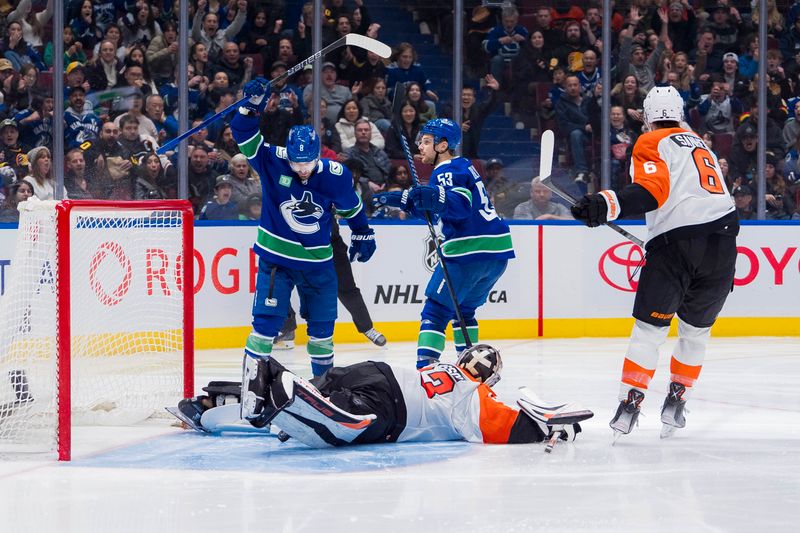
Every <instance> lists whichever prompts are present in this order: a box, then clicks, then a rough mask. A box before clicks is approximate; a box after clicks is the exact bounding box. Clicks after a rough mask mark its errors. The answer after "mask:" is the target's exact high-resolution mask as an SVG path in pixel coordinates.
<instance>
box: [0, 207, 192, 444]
mask: <svg viewBox="0 0 800 533" xmlns="http://www.w3.org/2000/svg"><path fill="white" fill-rule="evenodd" d="M27 207H28V208H27V209H25V210H23V211H22V214H21V216H20V223H19V231H18V236H17V246H16V250H15V254H14V258H13V262H12V264H11V267H10V271H11V272H10V280H9V284H8V291H7V292H6V294H5V295H4V296H3V297H2V300H0V452H7V451H20V452H25V451H31V452H41V451H54V450H55V449H56V447H57V438H58V437H57V436H58V427H57V423H58V422H57V421H58V391H59V387H61V386H62V383H63V380H60V379H59V376H58V366H57V352H58V343H57V333H58V332H57V328H56V321H57V317H58V313H61V312H64V310H63V309H60V308H58V306H57V301H60V300H57V293H58V292H59V291H61V292H62V293H63V291H64V290H65V289H67V288H68V289H69V295H70V297H69V305H68V307H69V309H68V312H69V315H70V323H71V326H70V327H71V335H70V338H69V342H70V349H71V358H70V363H71V367H72V371H71V380H72V386H71V404H70V407H71V412H72V420H73V423H74V424H111V425H127V424H131V423H135V422H138V421H141V420H143V419H145V418H148V417H150V416H154V415H158V414H161V413H163V408H164V406H167V405H174V404H176V403H177V401H178V400H179V399H180V398H181V397H182V392H183V357H184V356H183V342H184V336H183V332H184V328H183V324H184V305H183V279H182V275H181V272H182V263H183V255H182V253H183V229H182V216H181V212H180V211H179V210H174V211H172V210H144V211H143V210H138V209H137V210H134V209H125V208H122V207H120V208H114V209H102V210H101V209H97V208H92V209H88V208H81V207H74V208H73V209H72V210H71V211H70V212H69V215H68V216H69V225H68V227H69V241H70V248H69V249H70V264H69V268H68V273H69V285H68V287H67V286H66V284H65V279H64V277H65V276H64V269H63V268H62V270H61V274H60V273H59V272H60V271H59V269H58V260H59V257H58V254H57V247H56V245H57V237H58V238H61V239H63V238H65V235H60V234H58V231H57V220H56V209H55V207H56V203H55V202H35V205H32V206H27ZM62 227H65V226H62ZM190 260H191V259H190ZM63 266H64V265H62V267H63Z"/></svg>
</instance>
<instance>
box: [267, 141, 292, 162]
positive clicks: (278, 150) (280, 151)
mask: <svg viewBox="0 0 800 533" xmlns="http://www.w3.org/2000/svg"><path fill="white" fill-rule="evenodd" d="M264 145H265V146H269V145H268V144H267V143H264ZM275 156H276V157H279V158H281V159H286V160H288V159H289V157H288V156H287V155H286V147H285V146H276V147H275Z"/></svg>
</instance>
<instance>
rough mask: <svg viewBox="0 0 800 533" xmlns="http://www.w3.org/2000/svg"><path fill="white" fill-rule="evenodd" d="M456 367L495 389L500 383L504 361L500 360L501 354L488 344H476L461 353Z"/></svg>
mask: <svg viewBox="0 0 800 533" xmlns="http://www.w3.org/2000/svg"><path fill="white" fill-rule="evenodd" d="M456 366H457V367H459V368H460V369H462V370H464V371H465V372H466V373H467V374H469V375H470V376H472V377H473V378H475V379H477V380H478V381H480V382H481V383H484V384H486V385H488V386H490V387H493V386H494V385H495V383H497V382H498V381H500V372H501V371H502V370H503V360H502V359H500V352H498V351H497V350H496V349H494V348H492V347H491V346H489V345H488V344H476V345H474V346H470V347H469V348H467V349H466V350H464V351H463V352H461V355H460V356H459V358H458V361H456Z"/></svg>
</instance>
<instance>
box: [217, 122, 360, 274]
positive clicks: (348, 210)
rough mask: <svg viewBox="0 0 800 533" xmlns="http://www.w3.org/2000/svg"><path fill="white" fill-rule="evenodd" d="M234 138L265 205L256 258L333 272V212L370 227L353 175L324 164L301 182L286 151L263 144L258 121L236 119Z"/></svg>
mask: <svg viewBox="0 0 800 533" xmlns="http://www.w3.org/2000/svg"><path fill="white" fill-rule="evenodd" d="M231 132H232V133H233V137H234V139H236V142H237V143H238V144H239V150H240V151H241V152H242V153H243V154H244V155H245V156H246V157H247V159H248V161H249V162H250V166H252V167H253V169H254V170H255V171H256V172H258V175H259V176H260V177H261V189H262V193H263V194H262V198H263V200H262V208H261V221H260V223H259V227H258V238H257V239H256V243H255V246H254V249H255V252H256V253H257V254H258V255H259V256H261V257H263V258H264V259H266V260H267V261H269V262H271V263H275V264H278V265H282V266H286V267H290V268H297V269H301V270H311V269H317V268H323V267H330V266H332V258H333V247H332V246H331V223H332V214H331V211H332V208H333V209H335V210H336V213H337V214H338V215H340V216H342V217H343V218H345V219H346V220H347V223H348V225H349V226H350V228H351V229H360V228H367V227H369V224H368V223H367V217H366V214H365V213H364V207H363V204H362V203H361V198H360V197H359V195H358V194H356V192H355V190H353V175H352V174H351V173H350V171H349V170H348V169H347V168H346V167H345V166H344V165H342V164H341V163H339V162H337V161H332V160H330V159H320V160H319V163H318V164H317V170H316V171H315V172H314V173H313V174H311V176H309V178H308V179H307V180H301V179H300V178H299V177H298V176H297V174H295V173H294V171H292V169H291V167H290V166H289V160H288V158H287V155H286V148H285V147H283V146H272V145H269V144H267V143H265V142H264V139H263V137H262V136H261V133H260V132H259V129H258V118H257V117H249V116H245V115H242V114H240V113H236V115H235V116H234V118H233V120H232V121H231Z"/></svg>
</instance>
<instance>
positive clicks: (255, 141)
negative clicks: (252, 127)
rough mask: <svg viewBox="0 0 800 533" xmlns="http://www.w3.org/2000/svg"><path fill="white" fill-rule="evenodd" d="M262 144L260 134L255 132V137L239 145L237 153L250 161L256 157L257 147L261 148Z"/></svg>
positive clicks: (262, 139)
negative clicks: (240, 153)
mask: <svg viewBox="0 0 800 533" xmlns="http://www.w3.org/2000/svg"><path fill="white" fill-rule="evenodd" d="M262 142H264V138H263V137H262V136H261V132H256V134H255V135H253V136H252V137H250V138H249V139H247V140H246V141H244V142H243V143H239V151H240V152H242V153H243V154H244V156H245V157H247V158H248V159H250V158H252V157H253V156H255V155H256V152H258V147H259V146H261V143H262Z"/></svg>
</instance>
